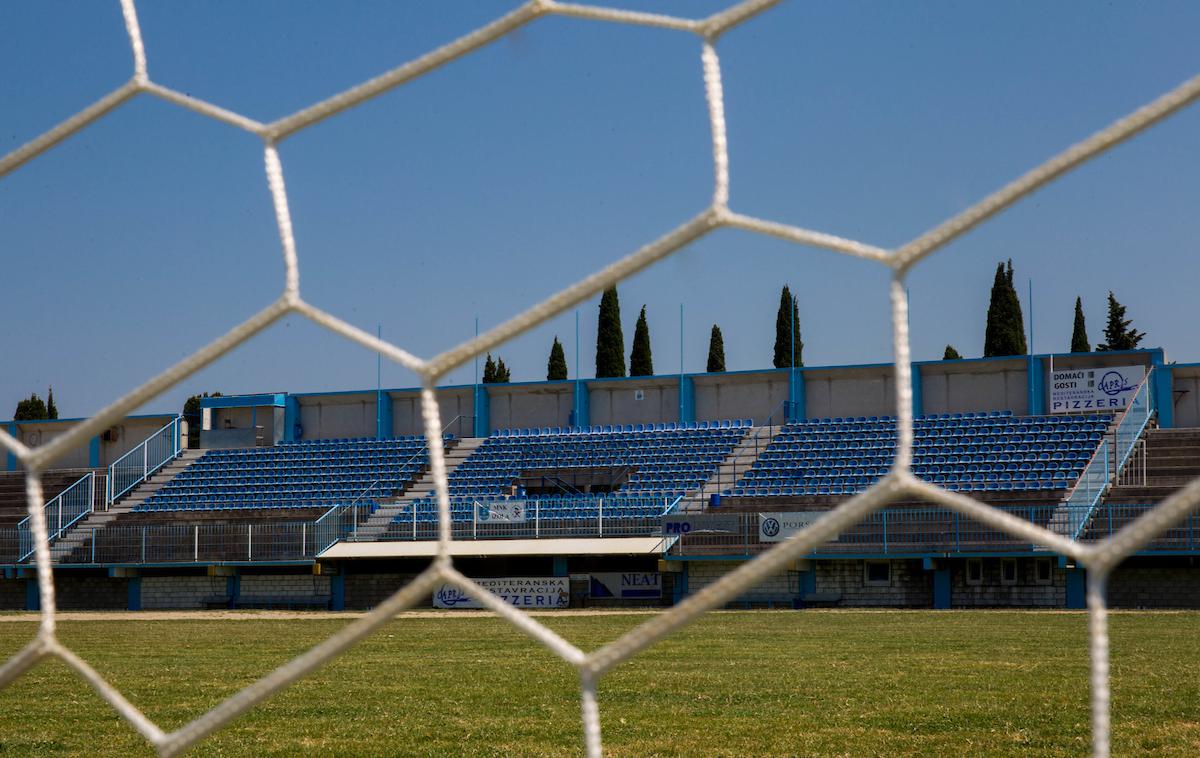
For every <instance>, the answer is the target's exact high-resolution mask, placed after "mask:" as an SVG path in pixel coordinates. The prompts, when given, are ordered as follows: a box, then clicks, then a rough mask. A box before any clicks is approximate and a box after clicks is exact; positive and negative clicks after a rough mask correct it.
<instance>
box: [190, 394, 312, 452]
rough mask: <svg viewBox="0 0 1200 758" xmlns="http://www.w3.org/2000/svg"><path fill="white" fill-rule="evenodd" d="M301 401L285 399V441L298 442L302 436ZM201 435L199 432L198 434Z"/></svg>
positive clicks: (293, 398)
mask: <svg viewBox="0 0 1200 758" xmlns="http://www.w3.org/2000/svg"><path fill="white" fill-rule="evenodd" d="M299 427H300V399H299V398H296V397H292V396H291V395H288V396H287V397H286V398H284V399H283V441H284V442H298V441H299V440H300V436H301V435H300V434H299V433H298V430H299ZM196 433H197V434H198V433H199V430H197V432H196Z"/></svg>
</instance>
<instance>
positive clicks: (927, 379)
mask: <svg viewBox="0 0 1200 758" xmlns="http://www.w3.org/2000/svg"><path fill="white" fill-rule="evenodd" d="M1027 369H1028V362H1027V361H1026V360H1025V359H1024V358H1015V359H1011V360H994V361H986V362H984V361H981V362H975V361H967V362H964V363H946V364H940V365H926V366H922V367H921V398H922V402H923V403H924V407H923V410H924V412H925V413H965V412H968V411H980V410H1004V409H1007V410H1011V411H1012V412H1013V413H1016V414H1018V415H1019V414H1023V413H1028V412H1029V386H1028V374H1027Z"/></svg>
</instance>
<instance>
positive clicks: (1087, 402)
mask: <svg viewBox="0 0 1200 758" xmlns="http://www.w3.org/2000/svg"><path fill="white" fill-rule="evenodd" d="M1145 378H1146V367H1145V366H1116V367H1108V368H1074V369H1063V370H1062V371H1051V372H1050V412H1051V413H1083V412H1087V411H1107V410H1121V409H1123V408H1125V407H1126V406H1127V405H1129V401H1130V399H1131V398H1132V397H1133V395H1134V393H1135V392H1136V391H1137V387H1138V385H1139V384H1141V383H1142V380H1143V379H1145Z"/></svg>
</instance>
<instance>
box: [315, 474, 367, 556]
mask: <svg viewBox="0 0 1200 758" xmlns="http://www.w3.org/2000/svg"><path fill="white" fill-rule="evenodd" d="M379 485H380V480H379V479H376V480H375V481H373V482H371V483H370V484H369V485H367V487H366V489H364V490H363V491H362V492H360V493H358V495H357V496H356V497H355V498H354V499H353V500H351V501H350V502H348V503H339V504H338V505H335V506H333V507H332V508H330V509H329V510H327V511H325V513H324V514H323V515H322V516H321V517H320V518H319V519H317V520H316V521H314V522H313V531H314V532H315V534H316V540H317V546H318V550H317V552H321V551H324V550H328V549H329V547H330V546H332V545H333V544H334V543H335V542H337V541H338V540H342V539H355V538H357V537H358V527H359V526H360V525H362V524H363V523H365V522H366V520H367V519H368V518H370V517H371V513H372V512H374V510H375V506H376V502H375V501H374V500H367V499H366V498H367V495H369V494H371V493H372V492H374V491H376V489H377V488H378V487H379Z"/></svg>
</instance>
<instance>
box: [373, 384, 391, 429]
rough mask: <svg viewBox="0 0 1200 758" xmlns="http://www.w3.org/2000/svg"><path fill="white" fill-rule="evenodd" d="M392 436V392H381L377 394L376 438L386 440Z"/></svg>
mask: <svg viewBox="0 0 1200 758" xmlns="http://www.w3.org/2000/svg"><path fill="white" fill-rule="evenodd" d="M391 436H392V393H390V392H379V393H376V395H375V439H379V440H384V439H387V438H388V437H391Z"/></svg>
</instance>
